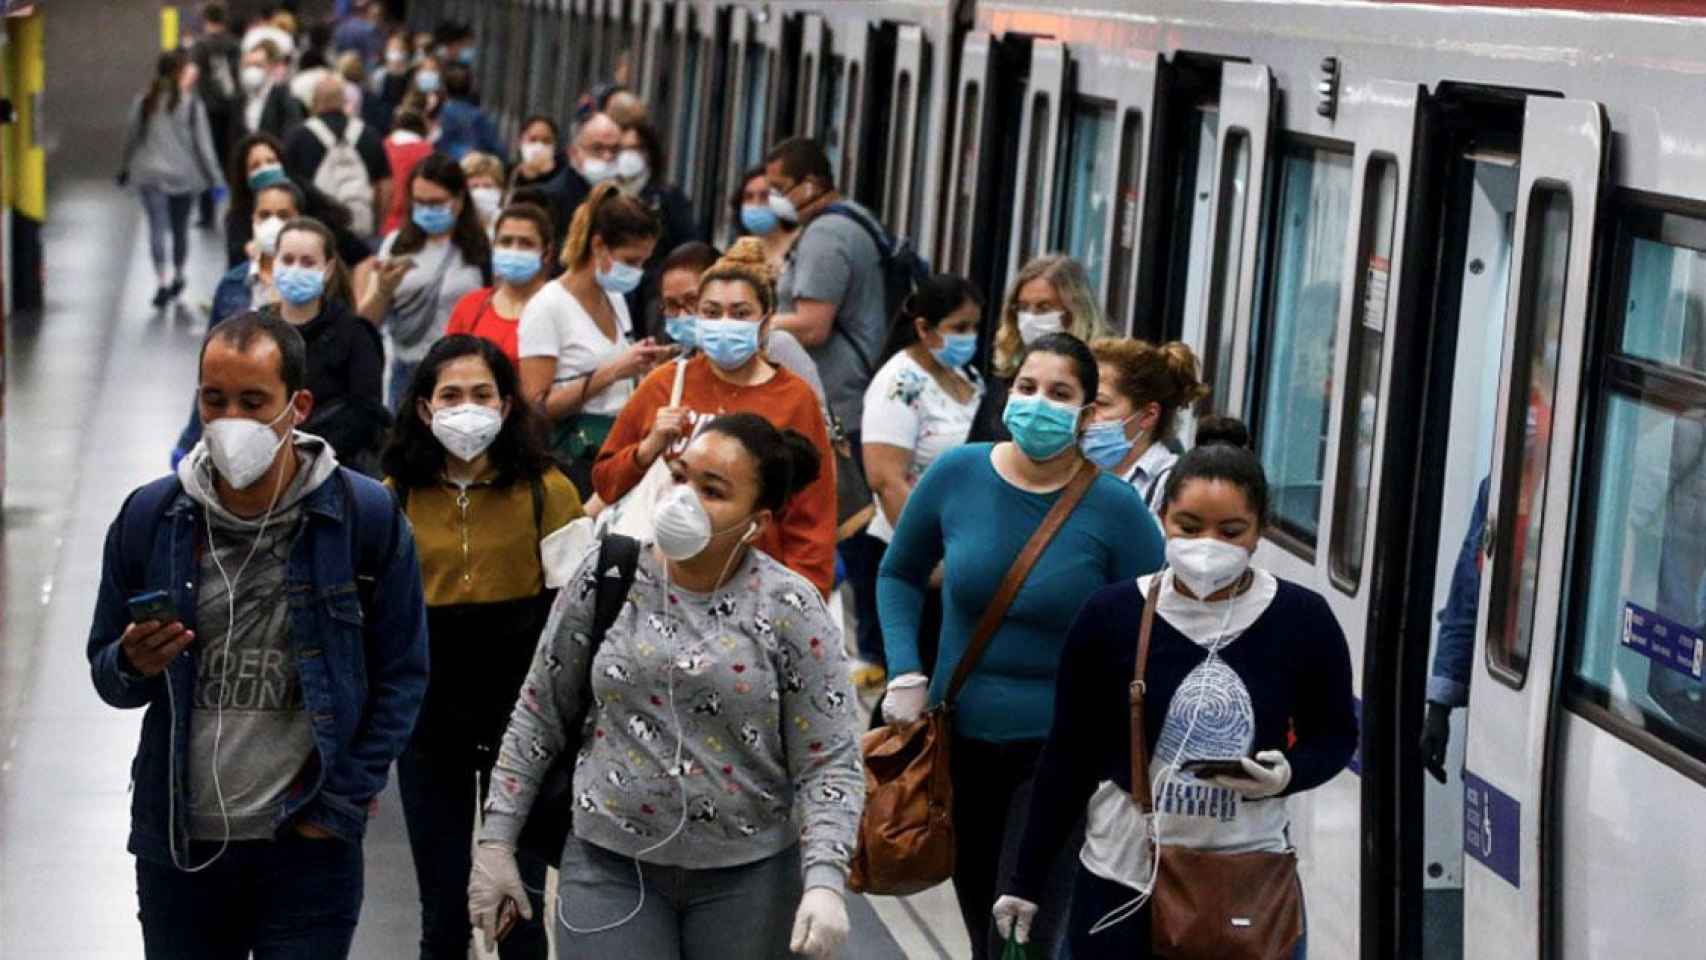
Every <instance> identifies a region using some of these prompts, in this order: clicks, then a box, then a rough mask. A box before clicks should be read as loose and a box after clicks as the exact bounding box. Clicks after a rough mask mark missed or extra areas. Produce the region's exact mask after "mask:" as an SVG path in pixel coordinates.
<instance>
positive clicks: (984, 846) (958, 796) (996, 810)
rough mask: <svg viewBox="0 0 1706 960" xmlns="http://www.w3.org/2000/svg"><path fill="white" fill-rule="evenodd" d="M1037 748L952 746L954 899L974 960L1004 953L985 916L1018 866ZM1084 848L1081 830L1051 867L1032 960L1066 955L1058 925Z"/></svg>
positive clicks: (1026, 744) (960, 742)
mask: <svg viewBox="0 0 1706 960" xmlns="http://www.w3.org/2000/svg"><path fill="white" fill-rule="evenodd" d="M1042 749H1043V742H1042V741H1041V740H1021V741H1016V742H1012V743H990V742H988V741H985V740H968V739H965V738H961V737H955V738H954V741H953V746H952V748H951V755H950V763H949V770H950V774H951V776H952V777H953V781H954V896H955V898H956V899H958V900H959V904H960V916H961V917H962V918H964V920H965V924H966V932H967V933H968V934H969V935H970V936H971V948H972V957H973V960H992V958H996V957H1000V956H1001V953H1002V950H1001V947H1002V935H1001V933H999V932H998V931H997V930H996V929H995V923H994V921H993V919H992V918H991V916H990V910H991V909H992V908H994V906H995V898H996V896H998V895H999V894H1000V893H1001V891H1003V890H1005V889H1007V888H1008V886H1009V884H1010V881H1011V880H1012V877H1013V871H1014V870H1015V869H1016V868H1017V866H1018V860H1019V843H1020V841H1021V840H1022V839H1023V837H1024V833H1025V819H1026V817H1027V816H1028V814H1029V812H1030V806H1031V788H1032V786H1033V784H1034V781H1035V779H1036V772H1037V760H1038V758H1039V757H1040V756H1041V754H1042ZM1083 845H1084V829H1083V826H1082V825H1079V826H1078V827H1077V828H1075V829H1074V830H1073V832H1072V837H1071V839H1070V840H1068V841H1067V843H1066V844H1065V846H1063V847H1062V848H1061V850H1060V852H1059V853H1058V854H1057V855H1056V857H1055V862H1054V865H1053V866H1052V867H1051V868H1050V869H1049V876H1048V889H1047V891H1046V892H1045V894H1044V896H1043V898H1042V903H1041V904H1040V906H1041V908H1042V909H1041V910H1039V911H1038V912H1037V918H1036V920H1035V921H1033V922H1032V924H1031V943H1032V946H1031V954H1030V955H1031V957H1032V958H1033V960H1049V958H1056V960H1058V958H1064V957H1066V956H1067V952H1066V951H1065V949H1064V948H1065V933H1066V925H1065V923H1064V922H1063V921H1064V918H1065V917H1066V916H1067V914H1068V911H1069V910H1070V909H1071V907H1072V903H1071V899H1072V876H1073V873H1074V871H1075V870H1076V869H1077V863H1078V851H1079V848H1080V847H1082V846H1083Z"/></svg>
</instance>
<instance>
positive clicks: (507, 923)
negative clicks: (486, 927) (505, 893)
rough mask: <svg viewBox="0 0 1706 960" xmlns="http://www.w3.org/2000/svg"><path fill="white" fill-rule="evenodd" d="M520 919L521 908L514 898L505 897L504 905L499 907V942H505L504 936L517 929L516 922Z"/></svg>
mask: <svg viewBox="0 0 1706 960" xmlns="http://www.w3.org/2000/svg"><path fill="white" fill-rule="evenodd" d="M520 919H521V908H520V907H518V906H516V905H515V901H514V900H511V899H508V898H505V899H504V902H503V906H501V907H499V908H498V930H497V933H498V937H497V939H498V942H500V943H501V942H503V938H504V937H507V936H509V932H510V931H511V930H514V929H515V924H516V922H517V921H518V920H520Z"/></svg>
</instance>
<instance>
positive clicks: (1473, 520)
mask: <svg viewBox="0 0 1706 960" xmlns="http://www.w3.org/2000/svg"><path fill="white" fill-rule="evenodd" d="M1488 484H1489V481H1488V480H1486V479H1483V480H1482V481H1481V491H1480V492H1479V493H1478V494H1476V496H1475V510H1474V512H1473V513H1471V514H1470V516H1469V529H1468V531H1467V532H1465V533H1464V534H1463V545H1462V546H1461V547H1459V548H1458V551H1457V563H1456V565H1455V566H1454V567H1453V568H1452V571H1451V588H1450V590H1448V591H1447V592H1446V595H1445V608H1444V609H1443V610H1441V611H1440V612H1439V642H1438V643H1437V644H1436V645H1435V648H1434V668H1433V673H1432V675H1431V676H1429V677H1428V699H1429V700H1431V701H1433V702H1434V703H1437V704H1441V705H1443V706H1447V707H1461V706H1466V705H1467V704H1468V703H1469V676H1470V673H1471V672H1472V671H1471V669H1470V668H1471V666H1472V664H1471V661H1473V660H1474V659H1475V619H1476V615H1477V613H1478V612H1479V610H1480V606H1481V564H1480V563H1479V562H1478V555H1479V553H1480V551H1481V538H1482V534H1483V533H1484V531H1485V530H1486V528H1487V487H1488Z"/></svg>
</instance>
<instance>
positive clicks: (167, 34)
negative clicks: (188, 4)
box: [160, 4, 178, 52]
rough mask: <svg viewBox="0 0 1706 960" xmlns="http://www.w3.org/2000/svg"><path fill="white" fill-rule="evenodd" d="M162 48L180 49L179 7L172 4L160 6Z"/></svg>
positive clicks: (169, 49) (168, 49) (166, 49)
mask: <svg viewBox="0 0 1706 960" xmlns="http://www.w3.org/2000/svg"><path fill="white" fill-rule="evenodd" d="M160 49H161V50H164V51H168V52H170V51H172V50H176V49H178V8H177V7H175V6H173V5H171V4H166V5H165V6H163V7H161V8H160Z"/></svg>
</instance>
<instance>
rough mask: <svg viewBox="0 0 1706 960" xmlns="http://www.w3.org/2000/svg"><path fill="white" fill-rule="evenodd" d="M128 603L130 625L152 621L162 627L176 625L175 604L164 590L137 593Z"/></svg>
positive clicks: (176, 611) (176, 610)
mask: <svg viewBox="0 0 1706 960" xmlns="http://www.w3.org/2000/svg"><path fill="white" fill-rule="evenodd" d="M128 603H129V606H130V622H131V623H148V622H149V621H153V622H154V623H158V624H161V625H162V626H164V625H165V624H168V623H176V622H177V621H178V620H179V619H180V618H179V617H178V606H177V604H175V603H173V602H172V595H171V594H170V593H168V592H166V591H165V590H151V591H149V592H148V593H139V594H137V595H136V596H134V597H131V598H130V600H129V601H128Z"/></svg>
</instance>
